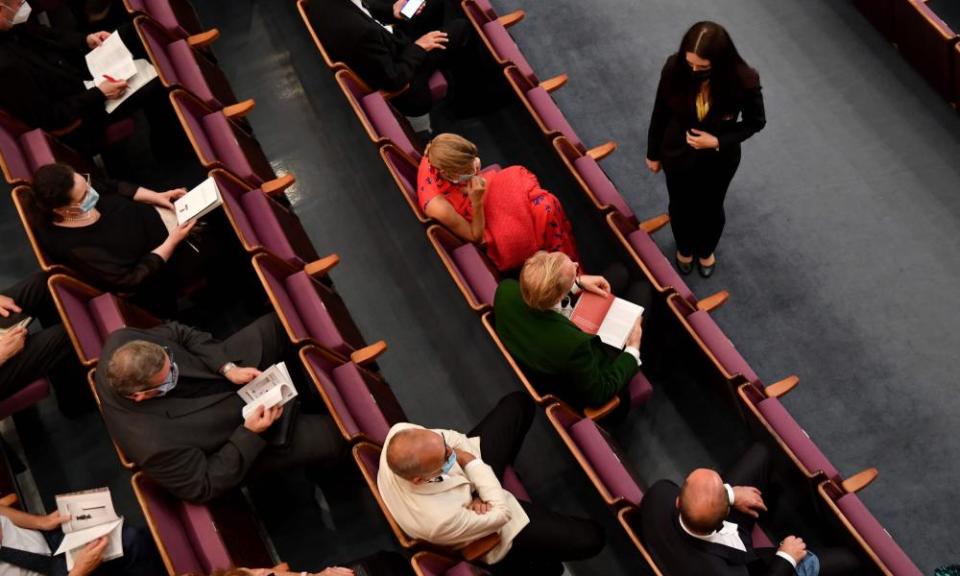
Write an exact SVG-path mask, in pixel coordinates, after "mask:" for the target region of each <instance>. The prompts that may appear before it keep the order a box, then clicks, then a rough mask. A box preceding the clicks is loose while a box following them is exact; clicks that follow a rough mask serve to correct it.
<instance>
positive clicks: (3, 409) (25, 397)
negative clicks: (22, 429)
mask: <svg viewBox="0 0 960 576" xmlns="http://www.w3.org/2000/svg"><path fill="white" fill-rule="evenodd" d="M48 394H50V383H49V382H47V380H46V378H40V379H39V380H34V381H33V382H31V383H29V384H27V385H26V386H24V387H23V388H21V389H20V390H17V391H16V392H14V393H13V394H11V395H10V396H8V397H6V398H4V399H3V400H2V401H0V420H3V419H4V418H6V417H7V416H10V415H12V414H16V413H17V412H19V411H21V410H24V409H26V408H29V407H30V406H33V405H34V404H36V403H37V402H39V401H41V400H43V399H44V398H46V397H47V395H48Z"/></svg>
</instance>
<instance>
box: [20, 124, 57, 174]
mask: <svg viewBox="0 0 960 576" xmlns="http://www.w3.org/2000/svg"><path fill="white" fill-rule="evenodd" d="M47 138H48V136H47V133H46V132H44V131H43V130H40V129H39V128H37V129H36V130H30V131H29V132H24V133H23V134H22V135H21V136H20V147H21V149H22V150H23V152H24V155H25V156H26V158H27V163H28V164H29V166H30V172H31V173H32V172H36V171H37V168H39V167H41V166H46V165H47V164H53V163H54V162H56V161H57V159H56V157H55V156H54V154H53V149H52V148H51V147H50V142H49V141H48V140H47Z"/></svg>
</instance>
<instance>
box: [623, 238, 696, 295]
mask: <svg viewBox="0 0 960 576" xmlns="http://www.w3.org/2000/svg"><path fill="white" fill-rule="evenodd" d="M627 240H628V241H629V242H630V246H632V247H633V250H634V252H636V253H637V256H639V257H640V260H642V261H643V263H644V264H645V265H646V267H647V269H648V270H650V273H651V274H653V277H654V278H655V279H656V280H657V283H659V284H660V285H661V286H663V287H665V288H673V289H674V290H676V291H677V294H679V295H680V297H681V298H683V299H684V300H686V301H687V302H690V303H691V304H694V303H695V302H696V297H694V295H693V292H692V291H691V290H690V287H688V286H687V283H686V282H684V281H683V278H681V277H680V274H678V273H677V270H676V269H675V268H674V267H673V265H672V264H670V261H669V260H667V257H666V256H664V255H663V252H662V251H661V250H660V247H659V246H657V243H656V242H654V241H653V238H651V237H650V235H649V234H647V233H646V232H644V231H643V230H640V229H637V230H636V231H634V232H632V233H630V236H628V237H627Z"/></svg>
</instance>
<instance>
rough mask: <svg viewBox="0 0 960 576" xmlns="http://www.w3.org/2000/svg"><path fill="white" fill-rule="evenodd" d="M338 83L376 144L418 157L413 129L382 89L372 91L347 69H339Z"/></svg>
mask: <svg viewBox="0 0 960 576" xmlns="http://www.w3.org/2000/svg"><path fill="white" fill-rule="evenodd" d="M336 80H337V84H338V85H339V86H340V90H341V91H342V92H343V95H344V96H346V98H347V101H348V102H349V103H350V107H351V108H352V109H353V112H354V114H356V115H357V119H359V120H360V123H361V124H362V125H363V128H364V130H366V132H367V136H369V137H370V140H372V141H373V142H374V143H375V144H377V146H382V145H384V144H393V145H394V146H396V147H397V148H398V149H399V150H401V151H402V152H403V153H404V154H406V155H408V156H410V157H411V158H419V157H420V153H421V151H420V150H421V146H420V145H419V144H415V143H414V140H413V138H412V136H411V134H412V129H411V128H410V126H409V124H408V123H407V122H406V120H405V119H404V120H403V122H402V123H401V120H400V118H401V117H402V116H401V115H400V113H399V112H397V111H396V110H395V109H394V108H393V106H391V105H390V102H389V100H387V98H386V97H385V96H384V94H383V93H382V92H378V91H377V90H373V89H372V88H370V87H369V86H367V84H366V83H365V82H364V81H363V80H361V79H360V78H359V77H358V76H357V75H356V74H354V72H353V71H352V70H350V69H345V70H339V71H338V72H337V74H336Z"/></svg>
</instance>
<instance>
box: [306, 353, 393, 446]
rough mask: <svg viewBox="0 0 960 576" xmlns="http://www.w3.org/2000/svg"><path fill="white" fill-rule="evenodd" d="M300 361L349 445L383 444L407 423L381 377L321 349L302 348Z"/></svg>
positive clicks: (391, 391)
mask: <svg viewBox="0 0 960 576" xmlns="http://www.w3.org/2000/svg"><path fill="white" fill-rule="evenodd" d="M300 361H301V362H302V363H303V367H304V369H305V370H306V373H307V375H308V376H309V378H310V380H311V381H312V382H313V385H314V386H315V387H316V389H317V391H318V392H319V393H320V397H321V398H322V399H323V403H324V404H325V405H326V407H327V411H328V412H329V413H330V415H331V416H332V417H333V421H334V422H335V423H336V425H337V428H339V429H340V433H341V434H342V435H343V437H344V439H345V440H347V441H348V442H355V441H368V442H371V443H373V444H377V445H382V444H383V441H384V440H385V439H386V437H387V432H388V431H389V430H390V427H391V426H392V425H394V424H396V423H397V422H405V421H406V420H407V417H406V415H405V414H404V412H403V408H401V407H400V403H399V401H397V397H396V396H395V395H394V394H393V390H391V389H390V387H389V385H387V383H386V382H384V381H383V378H382V377H381V376H379V375H378V374H376V373H374V372H371V371H369V370H367V369H366V368H364V367H363V366H361V365H358V364H357V363H356V362H354V361H352V360H350V361H344V360H343V359H341V358H338V357H336V356H334V355H333V354H330V353H329V352H327V351H325V350H323V349H322V348H319V347H317V346H305V347H304V348H302V349H301V350H300Z"/></svg>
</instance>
